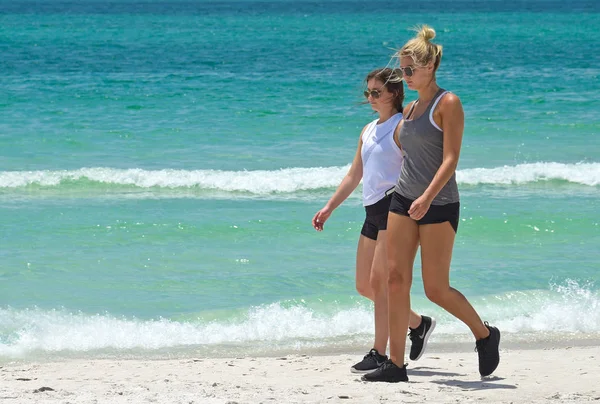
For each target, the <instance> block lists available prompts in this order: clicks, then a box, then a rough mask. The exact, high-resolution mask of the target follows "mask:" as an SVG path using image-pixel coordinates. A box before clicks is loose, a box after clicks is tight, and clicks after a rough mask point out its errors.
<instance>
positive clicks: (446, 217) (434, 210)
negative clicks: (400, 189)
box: [390, 192, 460, 232]
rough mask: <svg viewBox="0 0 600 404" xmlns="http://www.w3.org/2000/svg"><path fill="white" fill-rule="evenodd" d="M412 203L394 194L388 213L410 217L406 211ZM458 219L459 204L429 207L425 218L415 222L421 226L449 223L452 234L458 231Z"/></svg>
mask: <svg viewBox="0 0 600 404" xmlns="http://www.w3.org/2000/svg"><path fill="white" fill-rule="evenodd" d="M413 202H414V200H413V199H408V198H405V197H403V196H402V195H400V194H399V193H397V192H394V194H393V196H392V201H391V203H390V212H394V213H397V214H399V215H402V216H410V215H409V214H408V210H409V209H410V205H412V203H413ZM459 217H460V202H453V203H448V204H446V205H431V206H430V207H429V210H428V211H427V213H425V216H423V217H422V218H421V219H420V220H417V223H418V224H419V225H421V224H435V223H444V222H450V225H451V226H452V228H453V229H454V232H457V231H458V220H459Z"/></svg>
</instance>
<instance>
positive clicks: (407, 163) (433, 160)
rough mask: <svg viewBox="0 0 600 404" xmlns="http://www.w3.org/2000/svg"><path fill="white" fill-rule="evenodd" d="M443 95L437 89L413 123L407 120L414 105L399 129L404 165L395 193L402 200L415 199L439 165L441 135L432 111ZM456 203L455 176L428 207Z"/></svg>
mask: <svg viewBox="0 0 600 404" xmlns="http://www.w3.org/2000/svg"><path fill="white" fill-rule="evenodd" d="M446 93H447V91H446V90H443V89H441V88H440V89H439V90H438V92H437V93H436V94H435V96H434V97H433V99H432V100H431V102H430V103H429V105H428V106H427V109H426V110H425V112H423V114H422V115H421V116H419V117H418V118H416V119H410V118H411V115H412V112H413V110H414V108H415V104H413V105H412V107H411V109H410V111H409V112H408V114H407V115H406V116H407V117H408V118H409V119H408V120H407V119H406V118H405V119H404V122H403V124H402V127H401V128H400V144H401V145H402V154H403V156H404V162H403V163H402V170H401V171H400V177H399V178H398V183H397V184H396V192H398V193H399V194H400V195H402V196H404V197H405V198H409V199H417V198H418V197H420V196H421V195H423V192H425V190H426V189H427V187H428V186H429V184H431V181H432V180H433V177H434V176H435V174H436V173H437V171H438V169H439V168H440V166H441V165H442V159H443V150H444V132H443V131H442V129H441V128H440V127H438V125H437V124H436V123H435V121H434V120H433V111H434V110H435V107H436V106H437V104H438V102H439V101H440V99H441V98H442V97H443V96H444V94H446ZM458 201H459V195H458V186H457V184H456V174H452V177H451V178H450V180H448V182H447V183H446V185H444V187H443V188H442V190H441V191H440V192H439V193H438V194H437V195H436V197H435V198H434V199H433V201H432V202H431V204H432V205H446V204H448V203H454V202H458Z"/></svg>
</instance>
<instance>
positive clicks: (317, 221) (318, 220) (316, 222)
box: [312, 206, 332, 231]
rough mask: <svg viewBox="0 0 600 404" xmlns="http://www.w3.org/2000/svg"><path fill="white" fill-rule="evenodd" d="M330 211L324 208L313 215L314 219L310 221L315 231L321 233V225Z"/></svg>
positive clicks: (329, 214) (327, 217)
mask: <svg viewBox="0 0 600 404" xmlns="http://www.w3.org/2000/svg"><path fill="white" fill-rule="evenodd" d="M331 213H332V210H331V209H329V208H328V207H327V206H325V207H324V208H323V209H321V210H320V211H318V212H317V213H316V214H315V217H313V219H312V225H313V227H314V228H315V230H316V231H323V225H324V224H325V222H326V221H327V219H329V216H331Z"/></svg>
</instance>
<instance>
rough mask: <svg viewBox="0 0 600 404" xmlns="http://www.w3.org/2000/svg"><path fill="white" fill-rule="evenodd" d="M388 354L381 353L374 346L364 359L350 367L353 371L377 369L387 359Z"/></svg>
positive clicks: (363, 371) (364, 371)
mask: <svg viewBox="0 0 600 404" xmlns="http://www.w3.org/2000/svg"><path fill="white" fill-rule="evenodd" d="M387 358H388V357H387V356H385V355H380V354H379V352H377V349H375V348H373V349H371V350H370V351H369V353H368V354H366V355H365V357H364V358H363V360H362V361H360V362H358V363H357V364H356V365H354V366H352V367H351V368H350V371H351V372H352V373H370V372H373V371H375V370H377V368H378V367H379V366H381V365H383V363H384V362H385V361H386V360H387Z"/></svg>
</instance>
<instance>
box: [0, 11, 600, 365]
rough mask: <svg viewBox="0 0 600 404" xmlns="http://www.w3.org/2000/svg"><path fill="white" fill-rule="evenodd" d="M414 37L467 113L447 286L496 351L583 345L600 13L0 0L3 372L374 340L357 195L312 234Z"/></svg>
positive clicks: (594, 290)
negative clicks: (358, 264) (375, 94)
mask: <svg viewBox="0 0 600 404" xmlns="http://www.w3.org/2000/svg"><path fill="white" fill-rule="evenodd" d="M417 23H428V24H430V25H432V26H433V27H434V28H435V29H436V30H437V32H438V37H437V40H438V41H439V42H440V43H441V44H443V45H444V49H445V54H444V59H443V61H442V66H441V68H440V71H439V73H438V82H439V83H440V85H441V86H443V87H444V88H447V89H450V90H452V91H454V92H455V93H457V94H458V95H459V96H460V97H461V99H462V101H463V104H464V108H465V113H466V128H465V136H464V142H463V149H462V155H461V161H460V165H459V169H458V173H457V177H458V181H459V186H460V190H461V198H462V212H461V215H462V221H461V223H460V228H459V233H458V238H457V243H456V247H455V251H454V260H453V271H452V279H453V284H454V286H455V287H457V288H458V289H459V290H461V291H462V292H463V293H464V294H465V295H467V296H468V297H469V298H470V299H471V301H472V303H473V304H474V305H475V307H476V308H477V309H478V310H479V312H480V313H481V315H482V317H483V318H484V319H486V320H488V321H490V322H491V323H493V324H495V325H497V326H499V327H500V329H501V330H503V332H504V336H503V341H507V342H510V341H527V342H532V343H535V342H536V341H554V340H557V339H564V338H567V339H581V340H585V339H590V338H592V339H595V338H597V337H598V336H600V263H599V258H600V97H599V95H598V94H600V80H599V78H600V56H599V55H598V53H597V50H598V49H597V47H598V40H597V30H598V28H600V3H598V2H597V1H595V0H590V1H583V0H574V1H571V2H558V1H551V0H533V1H510V0H509V1H502V2H501V1H480V2H471V1H441V0H440V1H437V0H425V1H420V2H408V1H400V2H393V3H390V2H382V3H377V4H374V3H373V2H358V1H349V0H341V1H319V2H316V1H299V2H298V1H294V2H291V1H284V0H265V1H252V0H246V1H191V0H182V1H175V0H164V1H159V0H154V1H141V0H114V1H110V2H108V1H101V0H97V1H94V0H85V1H74V0H60V1H59V0H44V1H41V2H34V1H27V0H0V223H1V231H0V362H3V361H12V360H15V359H16V360H31V359H40V358H57V357H58V358H60V357H90V356H94V357H97V356H105V355H115V356H119V357H128V356H141V357H145V356H150V357H153V356H164V355H184V356H185V355H196V356H198V355H199V356H221V355H239V354H246V355H268V354H278V353H282V352H299V353H300V352H301V353H307V352H315V351H318V352H332V351H340V350H346V351H363V350H367V349H368V348H370V344H371V342H372V329H373V326H372V309H371V306H370V305H369V303H368V302H367V301H365V300H364V299H362V298H360V297H359V296H358V295H357V293H356V291H355V290H354V254H355V248H356V242H357V239H358V234H359V231H360V228H361V224H362V220H363V218H364V211H363V209H362V206H361V201H360V189H359V190H357V192H356V193H355V194H353V195H352V196H351V197H350V198H349V199H348V200H347V202H346V203H345V204H344V205H342V206H341V207H340V208H339V209H338V210H337V211H336V212H335V213H334V215H333V216H332V218H331V219H330V221H329V222H328V223H327V225H326V229H325V231H324V232H322V233H317V232H315V231H314V230H313V229H312V227H311V225H310V220H311V218H312V216H313V214H314V213H315V212H316V211H317V210H318V209H319V208H321V206H322V205H323V204H324V203H325V202H326V200H327V199H328V198H329V196H330V195H331V194H332V192H333V191H334V190H335V187H336V186H337V184H338V183H339V181H340V180H341V178H342V177H343V175H344V174H345V172H346V170H347V168H348V164H349V162H350V161H351V159H352V157H353V154H354V151H355V147H356V144H357V139H358V134H359V132H360V129H361V128H362V126H363V125H364V124H365V123H367V122H368V121H370V120H371V119H373V115H372V113H371V111H370V108H369V107H368V106H365V105H361V102H362V99H361V92H362V89H363V85H362V79H363V77H364V76H365V74H366V73H367V72H368V71H370V70H371V69H373V68H376V67H380V66H384V65H386V64H387V62H388V60H389V57H390V56H391V55H392V53H393V48H397V47H400V46H401V45H402V44H403V43H404V42H405V41H406V40H407V39H409V38H410V36H411V35H412V33H411V32H410V31H409V28H410V27H412V26H413V25H415V24H417ZM414 98H415V93H413V92H407V100H411V99H414ZM413 303H414V306H415V308H416V309H417V310H419V311H422V312H425V313H430V314H433V315H434V316H436V317H437V318H438V321H439V327H438V329H437V330H436V333H435V334H434V336H433V337H432V343H433V344H437V343H440V344H441V343H444V342H456V341H458V342H465V343H466V342H469V341H471V336H470V335H469V333H468V330H467V328H466V327H465V326H463V325H462V324H461V323H459V322H458V321H457V320H455V319H454V318H452V317H451V316H449V315H448V314H446V313H444V312H443V311H442V310H441V309H439V308H437V307H436V306H434V305H433V304H431V303H429V302H428V301H427V300H426V298H425V296H424V293H423V290H422V282H421V277H420V274H419V269H418V268H417V269H416V270H415V284H414V287H413Z"/></svg>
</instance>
